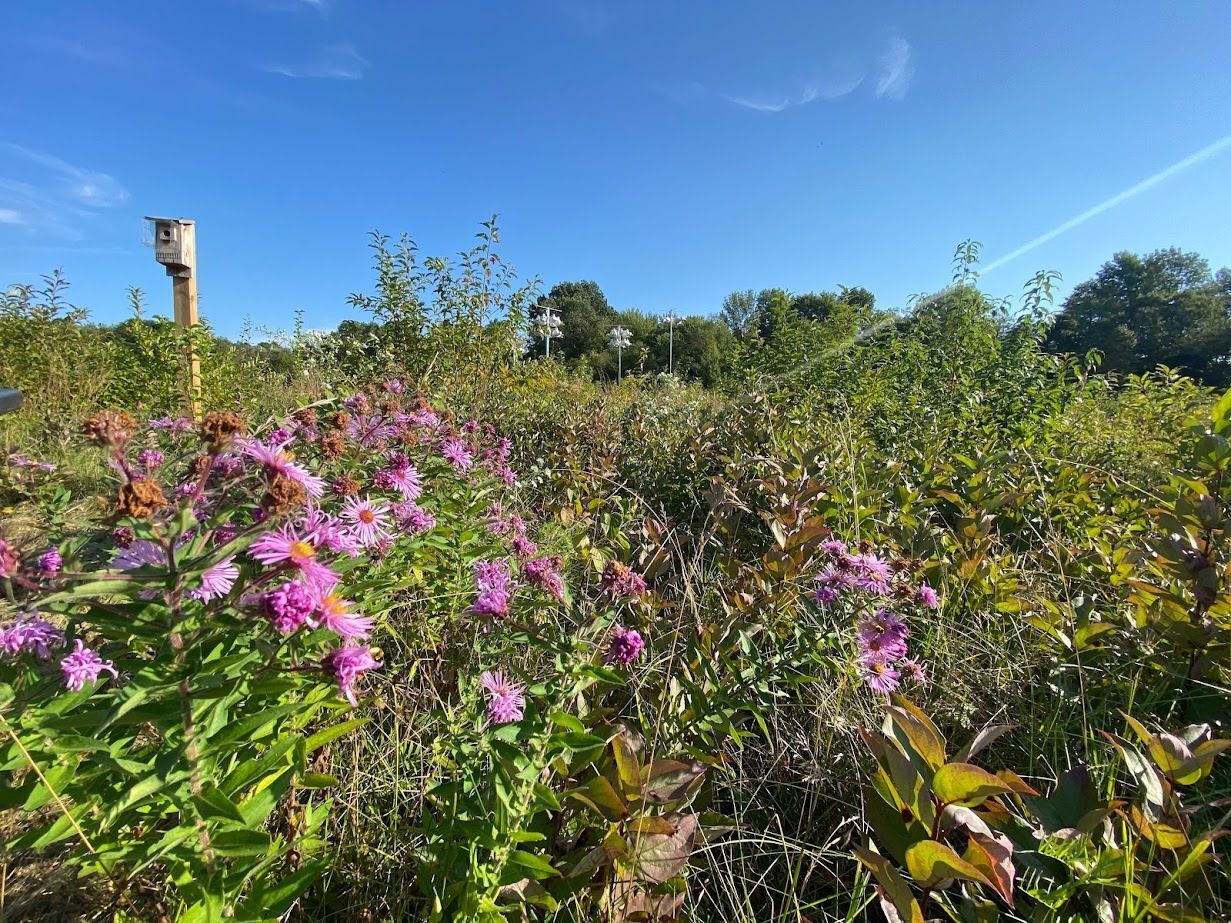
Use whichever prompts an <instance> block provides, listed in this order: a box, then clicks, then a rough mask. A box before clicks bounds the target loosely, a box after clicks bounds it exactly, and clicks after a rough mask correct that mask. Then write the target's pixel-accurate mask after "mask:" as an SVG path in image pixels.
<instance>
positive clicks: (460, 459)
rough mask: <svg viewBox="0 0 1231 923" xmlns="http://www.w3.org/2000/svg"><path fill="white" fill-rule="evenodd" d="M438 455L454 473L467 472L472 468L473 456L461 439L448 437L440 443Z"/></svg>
mask: <svg viewBox="0 0 1231 923" xmlns="http://www.w3.org/2000/svg"><path fill="white" fill-rule="evenodd" d="M440 455H441V457H442V458H444V459H445V460H446V461H448V462H449V464H451V465H452V466H453V468H454V470H456V471H469V470H470V469H471V468H473V467H474V455H472V454H471V452H470V448H469V447H468V446H467V445H466V443H465V442H463V441H462V440H461V439H457V438H455V437H450V438H448V439H445V440H442V441H441V443H440Z"/></svg>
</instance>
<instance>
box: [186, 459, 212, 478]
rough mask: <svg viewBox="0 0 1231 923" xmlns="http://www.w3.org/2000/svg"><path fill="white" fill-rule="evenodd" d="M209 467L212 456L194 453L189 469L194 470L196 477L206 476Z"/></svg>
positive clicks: (193, 474)
mask: <svg viewBox="0 0 1231 923" xmlns="http://www.w3.org/2000/svg"><path fill="white" fill-rule="evenodd" d="M209 467H210V457H209V456H208V455H194V456H193V457H192V462H191V463H190V464H189V470H190V471H191V472H192V476H193V477H196V478H199V477H204V476H205V472H206V471H208V470H209Z"/></svg>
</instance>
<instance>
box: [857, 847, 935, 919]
mask: <svg viewBox="0 0 1231 923" xmlns="http://www.w3.org/2000/svg"><path fill="white" fill-rule="evenodd" d="M855 858H857V859H858V860H859V861H860V862H862V863H863V864H864V866H866V867H867V869H868V871H869V872H871V873H872V877H873V878H875V879H876V883H877V884H878V885H880V892H881V895H880V897H881V900H882V901H887V902H888V903H889V904H890V905H891V906H892V907H893V909H894V910H896V911H897V914H898V918H899V919H900V920H901V921H902V923H924V920H923V911H922V910H921V909H920V907H919V902H918V901H916V900H915V895H914V894H912V893H911V890H910V885H908V884H907V883H906V879H905V878H903V877H902V876H901V875H899V874H898V870H897V869H895V868H894V867H893V865H892V864H891V863H890V862H889V860H888V859H886V858H885V857H884V856H882V855H881V854H880V853H875V852H872V850H870V849H865V848H863V847H862V846H856V847H855Z"/></svg>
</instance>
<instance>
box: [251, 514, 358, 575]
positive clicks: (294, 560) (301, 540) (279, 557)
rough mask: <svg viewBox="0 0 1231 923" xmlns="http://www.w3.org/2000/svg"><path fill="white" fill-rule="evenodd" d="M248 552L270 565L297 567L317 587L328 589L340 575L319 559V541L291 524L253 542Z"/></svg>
mask: <svg viewBox="0 0 1231 923" xmlns="http://www.w3.org/2000/svg"><path fill="white" fill-rule="evenodd" d="M248 553H249V554H250V555H252V557H254V558H255V559H256V560H258V561H260V562H261V563H262V564H264V565H265V566H266V567H278V566H282V565H288V566H290V567H293V568H294V569H295V570H297V571H299V574H300V576H301V577H302V579H303V581H304V583H306V584H307V585H308V586H309V587H312V588H313V589H317V590H326V591H327V590H329V589H330V588H331V587H333V586H335V585H336V584H337V582H338V579H339V578H338V575H337V574H336V573H335V572H334V570H333V569H332V568H331V567H329V566H328V565H327V564H323V563H321V562H320V561H319V560H317V557H316V545H315V544H314V543H313V542H312V541H311V540H310V539H309V538H308V537H307V536H306V535H302V534H300V533H298V532H296V531H295V530H294V529H292V528H291V527H290V526H289V525H284V526H283V527H282V528H281V529H279V530H278V531H276V532H266V533H265V534H264V535H262V536H261V537H260V538H258V539H257V540H256V541H255V542H253V543H252V545H251V546H250V547H249V548H248Z"/></svg>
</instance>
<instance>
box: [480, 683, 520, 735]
mask: <svg viewBox="0 0 1231 923" xmlns="http://www.w3.org/2000/svg"><path fill="white" fill-rule="evenodd" d="M479 682H480V684H481V685H482V686H483V692H484V693H485V694H486V696H487V720H488V721H489V722H490V723H491V724H508V723H510V722H512V721H520V720H521V719H522V715H523V714H524V713H525V709H526V696H525V692H526V687H525V685H524V684H522V683H515V682H513V681H512V680H510V679H508V678H506V677H505V675H504V674H503V673H501V672H500V671H499V670H496V671H494V672H493V671H491V670H484V671H483V675H482V676H481V677H480V678H479Z"/></svg>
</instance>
